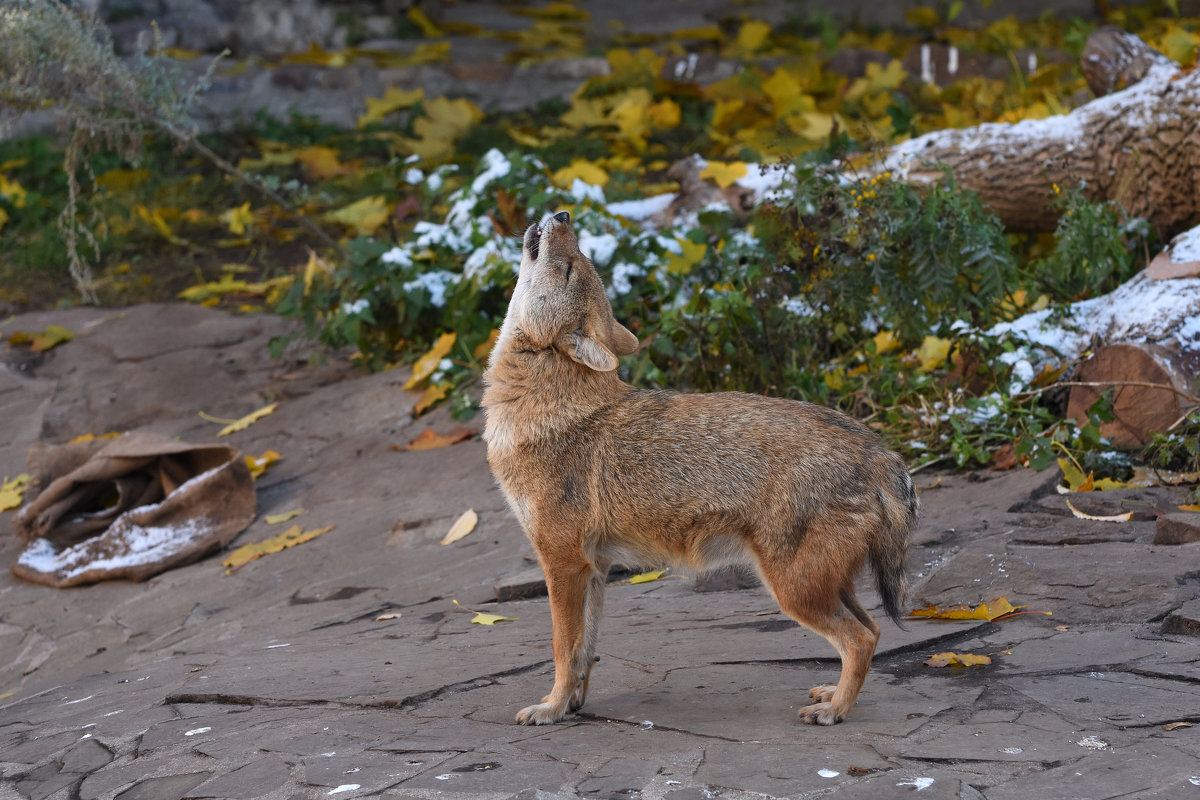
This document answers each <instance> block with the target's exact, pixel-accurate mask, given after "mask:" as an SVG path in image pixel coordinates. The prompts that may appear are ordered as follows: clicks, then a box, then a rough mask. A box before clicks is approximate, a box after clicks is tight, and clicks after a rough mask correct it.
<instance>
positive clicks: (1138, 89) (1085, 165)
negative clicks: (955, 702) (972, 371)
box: [872, 28, 1200, 238]
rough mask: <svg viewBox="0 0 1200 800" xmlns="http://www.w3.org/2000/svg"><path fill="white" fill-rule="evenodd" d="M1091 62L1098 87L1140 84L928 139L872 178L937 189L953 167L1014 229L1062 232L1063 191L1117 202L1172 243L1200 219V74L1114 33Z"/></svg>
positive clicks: (1087, 64)
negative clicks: (1055, 110)
mask: <svg viewBox="0 0 1200 800" xmlns="http://www.w3.org/2000/svg"><path fill="white" fill-rule="evenodd" d="M1083 61H1084V67H1083V69H1084V71H1085V74H1087V76H1088V80H1089V83H1090V84H1091V85H1092V86H1093V87H1096V88H1099V89H1101V90H1103V89H1105V88H1108V87H1115V86H1119V85H1121V84H1122V83H1129V82H1131V81H1132V85H1130V86H1128V88H1125V89H1122V90H1120V91H1118V92H1115V93H1113V94H1109V95H1107V96H1103V97H1098V98H1096V99H1095V100H1092V101H1091V102H1089V103H1087V104H1085V105H1083V106H1080V107H1079V108H1077V109H1075V110H1074V111H1072V112H1071V113H1069V114H1063V115H1059V116H1056V117H1049V118H1047V119H1039V120H1023V121H1021V122H1017V123H1011V124H1009V123H987V124H984V125H979V126H977V127H974V128H965V129H958V130H943V131H935V132H932V133H928V134H925V135H924V136H920V137H917V138H915V139H911V140H909V141H907V142H904V143H902V144H900V145H897V146H896V147H894V148H892V149H891V150H890V151H889V152H888V154H887V155H886V156H885V158H884V159H882V160H881V161H880V162H879V163H878V164H876V165H875V166H874V167H873V168H872V174H878V173H882V172H885V171H890V172H891V173H892V175H893V176H894V177H896V178H897V179H899V180H906V181H909V182H912V183H931V182H934V181H937V180H940V179H941V177H942V170H943V169H944V168H949V170H950V171H951V173H952V174H953V175H954V178H955V180H956V181H957V182H958V184H959V185H960V186H962V187H964V188H967V189H971V190H974V191H976V192H978V193H979V194H980V195H981V197H982V198H983V200H984V202H985V203H987V205H988V206H989V207H990V208H991V209H992V211H993V212H994V213H995V214H996V215H997V216H998V217H999V218H1000V220H1001V222H1003V224H1004V226H1005V227H1006V228H1008V229H1009V230H1012V231H1047V230H1053V229H1054V227H1055V225H1056V224H1057V221H1058V215H1059V212H1058V210H1057V209H1056V208H1055V207H1054V204H1053V200H1054V197H1055V191H1054V187H1055V185H1057V186H1058V187H1060V188H1065V187H1074V186H1079V187H1081V190H1082V191H1083V193H1084V195H1085V196H1087V197H1088V198H1089V199H1092V200H1114V201H1116V202H1118V203H1120V204H1121V205H1122V206H1123V207H1124V209H1125V210H1126V211H1127V212H1128V213H1129V214H1131V215H1133V216H1138V217H1145V218H1146V219H1147V220H1149V221H1150V223H1151V224H1152V225H1153V226H1154V227H1155V228H1156V229H1157V230H1158V232H1159V234H1160V235H1161V236H1163V237H1164V238H1165V237H1168V236H1170V235H1172V234H1174V233H1177V232H1179V231H1180V230H1183V229H1185V228H1188V227H1190V226H1191V224H1192V222H1193V221H1194V219H1195V218H1196V216H1197V213H1198V212H1200V189H1198V187H1200V71H1193V72H1184V71H1182V70H1181V69H1180V67H1179V66H1178V65H1177V64H1175V63H1174V62H1172V61H1170V60H1169V59H1167V58H1166V57H1165V56H1163V55H1161V54H1160V53H1157V52H1155V51H1154V50H1152V49H1151V48H1150V47H1149V46H1148V45H1146V44H1145V43H1144V42H1142V41H1141V40H1140V39H1138V38H1137V37H1136V36H1133V35H1132V34H1126V33H1123V32H1120V31H1118V30H1116V29H1112V28H1104V29H1100V30H1098V31H1096V32H1095V33H1093V34H1092V36H1091V37H1089V40H1088V45H1087V48H1086V49H1085V53H1084V59H1083Z"/></svg>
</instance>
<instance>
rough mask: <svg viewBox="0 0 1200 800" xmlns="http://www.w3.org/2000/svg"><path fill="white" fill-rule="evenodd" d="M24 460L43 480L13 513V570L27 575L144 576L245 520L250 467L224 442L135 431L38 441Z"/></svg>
mask: <svg viewBox="0 0 1200 800" xmlns="http://www.w3.org/2000/svg"><path fill="white" fill-rule="evenodd" d="M28 464H29V468H30V471H31V472H33V473H34V474H35V475H36V476H37V477H38V479H39V481H38V483H39V485H42V486H45V487H46V488H45V489H44V490H43V491H42V492H41V494H39V495H38V496H37V498H36V499H35V500H34V501H33V502H32V503H30V504H29V505H28V506H26V507H25V508H23V509H21V511H20V513H18V514H17V517H16V519H15V520H14V521H13V531H14V532H15V533H16V534H17V536H18V537H19V538H20V539H21V541H23V542H25V545H26V546H25V549H24V551H22V553H21V555H20V556H19V557H18V558H17V561H16V563H14V564H13V565H12V573H13V574H14V575H16V576H17V577H18V578H23V579H25V580H28V581H33V582H34V583H42V584H45V585H47V586H55V587H58V588H63V587H67V586H79V585H81V584H86V583H95V582H97V581H104V580H113V579H127V580H134V581H141V580H145V579H146V578H149V577H151V576H153V575H157V574H158V573H160V572H163V571H164V570H168V569H171V568H172V567H178V566H182V565H184V564H189V563H191V562H193V561H195V560H197V559H199V558H201V557H203V556H205V555H207V554H208V553H211V552H213V551H215V550H218V549H219V548H221V547H223V546H224V545H226V544H228V543H229V542H230V541H232V540H233V538H234V537H235V536H237V535H238V534H239V533H241V532H242V530H244V529H245V528H246V526H248V525H249V524H250V523H251V522H252V521H253V520H254V512H255V498H254V482H253V480H252V479H251V477H250V470H249V469H248V468H247V467H246V462H245V460H244V459H243V458H242V457H241V454H240V453H238V451H237V450H236V449H235V448H233V447H229V446H226V445H194V444H187V443H184V442H177V441H174V440H171V439H167V438H166V437H164V436H160V435H158V434H151V433H136V432H135V433H127V434H124V435H123V436H121V437H119V438H117V439H113V440H112V441H111V442H108V443H100V444H96V443H91V442H89V443H86V444H85V445H58V446H50V447H40V448H37V449H36V450H34V451H31V452H30V454H29V458H28Z"/></svg>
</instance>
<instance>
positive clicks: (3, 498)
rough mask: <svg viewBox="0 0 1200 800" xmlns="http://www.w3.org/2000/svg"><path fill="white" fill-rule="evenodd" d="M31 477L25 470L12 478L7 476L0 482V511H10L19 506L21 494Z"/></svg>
mask: <svg viewBox="0 0 1200 800" xmlns="http://www.w3.org/2000/svg"><path fill="white" fill-rule="evenodd" d="M32 478H33V476H32V475H29V474H28V473H25V472H22V473H21V474H20V475H18V476H17V477H15V478H13V479H12V480H9V478H8V477H7V476H6V477H5V478H4V482H3V483H0V511H12V510H13V509H14V508H19V507H20V506H21V496H22V495H23V494H24V492H25V488H26V487H27V486H28V485H29V481H30V480H31V479H32Z"/></svg>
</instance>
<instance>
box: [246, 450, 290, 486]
mask: <svg viewBox="0 0 1200 800" xmlns="http://www.w3.org/2000/svg"><path fill="white" fill-rule="evenodd" d="M281 458H283V456H281V455H280V454H279V453H278V452H277V451H275V450H267V451H266V452H265V453H263V454H262V455H261V456H251V455H248V456H246V466H247V467H249V468H250V477H251V478H253V479H254V480H258V479H259V477H260V476H261V475H262V474H263V473H264V472H266V471H267V469H268V468H269V467H270V466H271V465H272V464H274V463H275V462H276V461H278V460H280V459H281Z"/></svg>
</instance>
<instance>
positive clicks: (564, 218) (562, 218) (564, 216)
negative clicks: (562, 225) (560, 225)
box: [554, 211, 571, 222]
mask: <svg viewBox="0 0 1200 800" xmlns="http://www.w3.org/2000/svg"><path fill="white" fill-rule="evenodd" d="M554 219H556V220H557V221H559V222H570V221H571V215H570V214H568V213H567V212H565V211H560V212H558V213H557V214H555V215H554Z"/></svg>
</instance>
